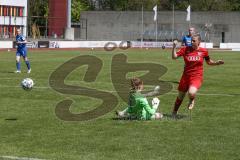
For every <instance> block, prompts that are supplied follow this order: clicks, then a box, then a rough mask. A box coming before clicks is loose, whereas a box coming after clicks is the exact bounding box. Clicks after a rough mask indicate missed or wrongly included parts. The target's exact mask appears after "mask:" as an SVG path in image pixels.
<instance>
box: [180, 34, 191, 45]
mask: <svg viewBox="0 0 240 160" xmlns="http://www.w3.org/2000/svg"><path fill="white" fill-rule="evenodd" d="M182 42H183V43H184V45H185V46H192V37H191V36H184V37H183V39H182Z"/></svg>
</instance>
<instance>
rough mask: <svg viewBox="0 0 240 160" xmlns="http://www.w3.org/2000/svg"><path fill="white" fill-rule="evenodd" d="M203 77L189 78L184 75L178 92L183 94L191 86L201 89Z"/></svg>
mask: <svg viewBox="0 0 240 160" xmlns="http://www.w3.org/2000/svg"><path fill="white" fill-rule="evenodd" d="M202 82H203V78H202V77H189V76H185V75H182V78H181V80H180V83H179V85H178V90H179V91H181V92H187V91H188V89H189V87H190V86H193V87H196V88H197V89H199V88H200V87H201V85H202Z"/></svg>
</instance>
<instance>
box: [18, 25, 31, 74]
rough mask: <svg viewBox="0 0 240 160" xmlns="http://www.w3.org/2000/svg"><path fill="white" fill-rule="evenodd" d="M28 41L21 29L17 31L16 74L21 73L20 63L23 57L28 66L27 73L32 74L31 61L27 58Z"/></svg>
mask: <svg viewBox="0 0 240 160" xmlns="http://www.w3.org/2000/svg"><path fill="white" fill-rule="evenodd" d="M26 43H27V41H26V39H25V37H24V36H23V35H22V34H21V29H17V36H16V44H17V52H16V67H17V70H16V71H15V73H21V63H20V58H21V56H22V57H23V59H24V61H25V63H26V65H27V69H28V71H27V73H30V72H31V67H30V63H29V60H28V58H27V47H26Z"/></svg>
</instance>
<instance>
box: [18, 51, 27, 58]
mask: <svg viewBox="0 0 240 160" xmlns="http://www.w3.org/2000/svg"><path fill="white" fill-rule="evenodd" d="M16 56H22V57H27V49H21V50H17V52H16Z"/></svg>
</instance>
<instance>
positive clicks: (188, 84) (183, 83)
mask: <svg viewBox="0 0 240 160" xmlns="http://www.w3.org/2000/svg"><path fill="white" fill-rule="evenodd" d="M200 42H201V37H200V35H199V34H194V35H193V36H192V46H184V47H181V48H180V50H179V51H178V52H176V42H174V43H173V49H172V59H177V58H179V57H183V59H184V62H185V67H184V71H183V74H182V78H181V80H180V83H179V86H178V96H177V99H176V101H175V104H174V107H173V111H172V115H173V116H174V117H175V116H176V115H177V112H178V109H179V107H180V105H181V103H182V101H183V99H184V97H185V94H186V93H187V92H188V97H189V103H188V109H190V110H191V109H192V108H193V107H194V99H195V96H196V93H197V91H198V89H199V88H200V87H201V85H202V82H203V62H204V59H205V61H206V63H207V64H208V65H211V66H215V65H221V64H224V62H223V61H222V60H218V61H213V60H211V59H210V57H209V55H208V51H207V49H205V48H201V47H199V45H200Z"/></svg>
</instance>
